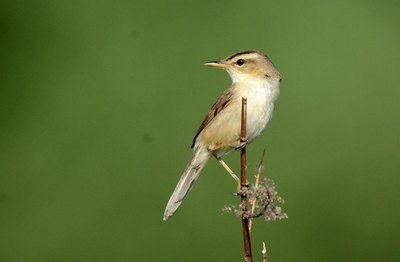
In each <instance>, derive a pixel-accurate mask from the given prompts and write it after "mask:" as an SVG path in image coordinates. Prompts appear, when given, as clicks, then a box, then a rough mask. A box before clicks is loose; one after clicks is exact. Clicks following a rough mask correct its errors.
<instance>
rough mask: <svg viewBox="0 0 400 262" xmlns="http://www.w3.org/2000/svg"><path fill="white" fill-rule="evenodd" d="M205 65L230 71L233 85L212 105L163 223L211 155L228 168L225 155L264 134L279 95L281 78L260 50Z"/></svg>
mask: <svg viewBox="0 0 400 262" xmlns="http://www.w3.org/2000/svg"><path fill="white" fill-rule="evenodd" d="M204 65H205V66H207V67H216V68H220V69H223V70H225V71H227V72H228V74H229V76H230V78H231V80H232V84H231V86H230V87H229V88H228V89H226V90H225V91H224V92H223V94H222V95H221V96H220V97H219V98H218V100H217V101H216V102H215V103H214V104H213V105H212V107H211V109H210V110H209V111H208V113H207V115H206V116H205V118H204V120H203V122H201V124H200V127H199V128H198V130H197V133H196V135H195V136H194V138H193V141H192V146H191V148H192V150H193V153H192V157H191V160H190V161H189V163H188V164H187V166H186V168H185V170H184V172H183V174H182V175H181V178H180V179H179V182H178V184H177V185H176V187H175V190H174V191H173V193H172V195H171V197H170V199H169V201H168V203H167V206H166V208H165V212H164V217H163V220H164V221H166V220H168V219H169V218H170V217H171V216H172V215H173V214H174V213H175V212H176V210H177V209H178V207H179V206H180V205H181V203H182V201H183V200H184V199H185V198H186V197H187V195H188V193H189V192H190V191H191V189H192V187H193V185H194V184H195V183H196V181H197V179H198V177H199V175H200V172H201V170H202V169H203V168H204V166H205V165H206V164H207V162H208V160H209V159H210V158H211V156H214V157H215V158H216V159H217V160H218V161H219V162H220V163H221V164H223V165H226V164H225V163H224V162H223V160H222V156H224V155H226V154H228V153H229V152H231V151H233V150H235V149H236V150H237V149H240V148H242V147H243V146H245V145H248V144H249V143H251V142H252V141H253V140H254V139H255V138H257V137H258V136H259V135H260V134H261V133H262V132H263V131H264V129H265V128H266V126H267V125H268V123H269V122H270V120H271V118H272V113H273V111H274V107H275V102H276V101H277V99H278V96H279V92H280V83H281V81H282V76H281V74H280V73H279V71H278V70H277V69H276V68H275V66H274V64H273V63H272V61H271V60H270V59H269V57H268V56H267V55H265V54H263V53H262V52H260V51H258V50H244V51H240V52H238V53H235V54H233V55H230V56H228V57H226V58H225V59H222V60H216V61H210V62H207V63H205V64H204ZM243 97H246V98H247V120H246V121H247V122H246V135H247V136H246V138H245V140H241V138H240V135H241V133H240V131H241V108H242V98H243ZM226 167H227V166H226ZM227 170H228V171H230V173H231V175H234V174H233V172H232V171H231V170H230V169H229V168H228V169H227Z"/></svg>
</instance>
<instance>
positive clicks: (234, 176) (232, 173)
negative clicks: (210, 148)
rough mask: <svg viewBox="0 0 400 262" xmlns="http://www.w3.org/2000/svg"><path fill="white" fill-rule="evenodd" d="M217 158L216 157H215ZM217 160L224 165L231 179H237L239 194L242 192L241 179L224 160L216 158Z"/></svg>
mask: <svg viewBox="0 0 400 262" xmlns="http://www.w3.org/2000/svg"><path fill="white" fill-rule="evenodd" d="M214 156H215V155H214ZM215 158H216V159H217V160H218V162H219V163H220V164H221V165H222V167H223V168H224V169H225V170H226V171H228V173H229V175H231V177H232V178H233V179H235V181H236V183H237V186H238V192H239V190H240V179H239V178H238V177H237V175H235V173H234V172H233V171H232V169H230V168H229V166H228V165H227V164H226V163H225V162H224V160H222V158H220V157H218V156H215Z"/></svg>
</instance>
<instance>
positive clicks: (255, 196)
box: [223, 178, 288, 222]
mask: <svg viewBox="0 0 400 262" xmlns="http://www.w3.org/2000/svg"><path fill="white" fill-rule="evenodd" d="M240 194H246V195H247V196H248V198H249V200H250V203H254V205H255V209H254V212H253V213H252V212H250V211H248V212H247V214H244V215H245V216H247V217H248V218H250V219H253V218H257V217H261V216H264V217H265V221H266V222H269V221H275V220H281V219H286V218H288V215H287V214H286V213H284V212H283V211H282V208H281V207H280V206H279V205H280V204H284V202H285V201H284V200H283V198H282V197H280V196H279V195H278V192H277V191H276V188H275V182H274V181H273V180H272V179H267V178H262V179H261V181H260V183H259V184H258V185H257V186H255V185H253V186H251V187H250V188H249V189H247V190H246V191H244V192H240ZM254 200H255V201H254ZM223 211H224V212H227V213H233V214H235V215H236V216H242V215H243V211H242V207H241V205H239V206H234V205H230V206H225V207H224V208H223Z"/></svg>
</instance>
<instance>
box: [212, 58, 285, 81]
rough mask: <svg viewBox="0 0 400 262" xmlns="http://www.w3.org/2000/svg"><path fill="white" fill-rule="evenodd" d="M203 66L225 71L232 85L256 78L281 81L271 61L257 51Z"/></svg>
mask: <svg viewBox="0 0 400 262" xmlns="http://www.w3.org/2000/svg"><path fill="white" fill-rule="evenodd" d="M204 65H205V66H209V67H219V68H222V69H224V70H226V71H227V72H228V73H229V75H230V77H231V78H232V81H233V82H234V83H235V82H238V81H243V80H244V81H246V80H248V79H258V78H267V79H268V80H270V81H280V79H281V75H280V73H279V71H278V70H277V69H276V68H275V66H274V65H273V64H272V62H271V60H270V59H269V58H268V57H267V56H266V55H264V54H263V53H261V52H260V51H257V50H245V51H241V52H238V53H236V54H233V55H231V56H228V57H227V58H225V59H223V60H219V61H210V62H207V63H205V64H204Z"/></svg>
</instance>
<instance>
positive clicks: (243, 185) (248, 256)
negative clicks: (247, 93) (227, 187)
mask: <svg viewBox="0 0 400 262" xmlns="http://www.w3.org/2000/svg"><path fill="white" fill-rule="evenodd" d="M241 119H242V121H241V132H240V140H241V141H240V142H241V143H246V142H247V139H246V121H247V98H245V97H243V98H242V118H241ZM248 188H249V184H248V182H247V177H246V144H244V146H243V147H242V148H241V150H240V191H241V193H242V194H241V195H240V196H241V201H242V202H241V203H242V205H241V206H242V211H243V215H242V232H243V241H244V253H245V261H246V262H252V261H253V257H252V253H251V241H250V231H249V217H248V210H247V195H246V193H247V192H246V191H247V190H248Z"/></svg>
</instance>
